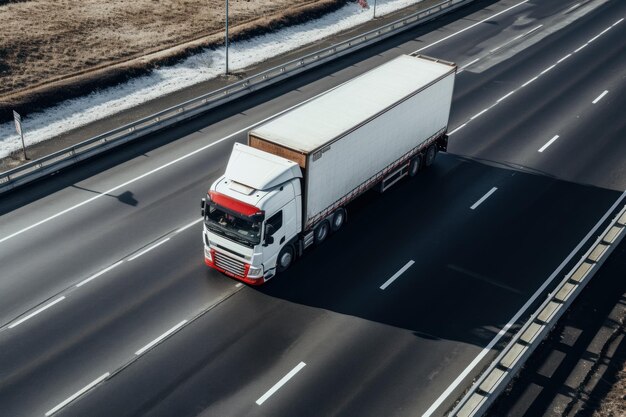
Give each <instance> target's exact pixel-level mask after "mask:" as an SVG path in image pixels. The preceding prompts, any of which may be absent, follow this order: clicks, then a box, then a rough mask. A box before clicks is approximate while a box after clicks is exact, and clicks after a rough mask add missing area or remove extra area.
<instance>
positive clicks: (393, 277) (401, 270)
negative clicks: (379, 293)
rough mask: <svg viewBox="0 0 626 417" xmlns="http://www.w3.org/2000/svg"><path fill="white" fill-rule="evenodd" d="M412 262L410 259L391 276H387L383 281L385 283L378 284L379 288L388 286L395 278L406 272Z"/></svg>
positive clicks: (382, 288)
mask: <svg viewBox="0 0 626 417" xmlns="http://www.w3.org/2000/svg"><path fill="white" fill-rule="evenodd" d="M414 263H415V262H414V261H413V260H410V261H409V262H407V263H406V265H404V266H403V267H402V268H401V269H400V270H399V271H398V272H396V273H395V274H393V276H392V277H391V278H389V279H388V280H387V281H385V283H384V284H383V285H381V286H380V289H381V290H384V289H386V288H387V287H388V286H390V285H391V284H392V283H393V282H394V281H395V280H397V279H398V278H399V277H400V275H402V274H404V272H406V270H407V269H409V268H410V267H412V266H413V264H414Z"/></svg>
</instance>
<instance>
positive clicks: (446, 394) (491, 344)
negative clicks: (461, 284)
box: [422, 191, 626, 417]
mask: <svg viewBox="0 0 626 417" xmlns="http://www.w3.org/2000/svg"><path fill="white" fill-rule="evenodd" d="M624 197H626V191H624V192H623V193H622V194H621V195H620V196H619V198H618V199H617V200H615V203H613V205H612V206H611V208H609V209H608V210H607V211H606V213H604V216H602V218H601V219H600V220H598V223H596V224H595V226H594V227H593V228H592V229H591V230H590V231H589V233H587V235H586V236H585V237H584V238H583V240H581V241H580V242H579V243H578V245H577V246H576V247H575V248H574V249H573V250H572V251H571V252H570V254H569V255H568V256H567V258H565V260H564V261H563V262H561V264H560V265H559V266H558V267H557V268H556V269H555V270H554V272H553V273H552V275H550V277H548V279H547V280H546V281H545V282H544V283H543V284H542V285H541V286H540V287H539V288H538V289H537V291H535V293H534V294H533V295H532V297H530V298H529V299H528V301H526V303H525V304H524V305H523V306H522V308H520V309H519V310H518V311H517V313H515V315H514V316H513V317H512V318H511V320H509V322H508V323H507V324H506V325H505V326H504V327H503V328H502V330H500V331H499V332H498V334H497V335H496V336H495V337H494V338H493V339H492V340H491V342H489V344H488V345H487V346H485V348H484V349H483V350H482V351H481V352H480V353H479V354H478V356H476V357H475V358H474V360H473V361H472V362H470V364H469V365H467V367H466V368H465V369H464V370H463V372H461V373H460V374H459V376H458V377H456V379H455V380H454V381H452V383H451V384H450V386H448V388H446V390H445V391H444V392H443V393H442V394H441V395H440V396H439V398H437V400H436V401H435V402H434V403H433V404H432V405H431V406H430V407H429V408H428V410H426V412H425V413H424V414H422V417H430V416H431V415H432V414H433V413H434V412H435V411H436V410H437V408H439V406H441V404H442V403H443V402H444V401H445V400H446V398H448V397H449V396H450V394H451V393H452V391H454V390H455V389H456V388H457V387H458V386H459V385H460V384H461V382H463V380H464V379H465V378H466V377H467V376H468V375H469V373H470V372H471V371H472V370H473V369H474V368H475V367H476V365H478V364H479V363H480V361H482V360H483V358H484V357H485V356H486V355H487V353H489V351H490V350H491V348H493V347H494V346H495V345H496V343H498V342H499V341H500V339H501V338H502V337H503V336H504V335H505V334H506V332H507V330H508V329H509V328H510V327H511V326H512V325H513V324H515V323H516V322H517V320H519V318H520V317H521V316H522V314H524V312H525V311H526V310H527V309H528V307H530V306H531V305H532V304H533V303H534V302H535V300H536V299H537V298H538V297H539V296H541V295H543V292H544V291H545V289H546V288H547V287H548V285H550V283H552V281H554V279H555V278H556V277H557V276H558V275H559V274H560V273H561V270H562V269H563V268H565V265H567V264H568V263H569V262H570V261H571V260H572V258H573V257H574V255H576V254H577V253H578V251H580V249H581V248H582V247H583V245H584V244H585V243H586V242H587V241H588V240H589V239H590V238H591V237H592V236H593V235H595V233H596V232H597V230H598V229H599V228H600V226H601V225H602V223H604V222H605V221H606V219H607V218H608V217H609V216H610V215H611V213H612V212H613V211H615V209H616V208H617V206H618V205H619V204H621V202H622V200H623V199H624Z"/></svg>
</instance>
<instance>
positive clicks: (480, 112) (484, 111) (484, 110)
mask: <svg viewBox="0 0 626 417" xmlns="http://www.w3.org/2000/svg"><path fill="white" fill-rule="evenodd" d="M490 108H491V107H487V108H486V109H482V110H481V111H479V112H478V113H476V114H475V115H473V116H472V117H470V120H474V119H475V118H477V117H478V116H480V115H481V114H483V113H486V112H487V111H488V110H489V109H490Z"/></svg>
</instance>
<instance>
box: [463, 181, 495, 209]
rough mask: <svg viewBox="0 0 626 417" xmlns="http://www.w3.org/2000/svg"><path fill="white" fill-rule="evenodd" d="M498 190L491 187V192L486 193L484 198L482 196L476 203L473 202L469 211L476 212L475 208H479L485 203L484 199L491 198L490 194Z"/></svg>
mask: <svg viewBox="0 0 626 417" xmlns="http://www.w3.org/2000/svg"><path fill="white" fill-rule="evenodd" d="M497 189H498V187H493V188H492V189H491V190H489V191H487V194H485V195H484V196H482V197H481V198H480V200H478V201H477V202H475V203H474V204H473V205H472V206H471V207H470V210H476V207H478V206H480V205H481V204H482V203H483V201H485V200H486V199H488V198H489V196H491V194H493V193H495V192H496V190H497Z"/></svg>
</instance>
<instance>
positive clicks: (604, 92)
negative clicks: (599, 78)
mask: <svg viewBox="0 0 626 417" xmlns="http://www.w3.org/2000/svg"><path fill="white" fill-rule="evenodd" d="M608 92H609V90H604V91H603V92H602V94H600V95H599V96H598V97H596V99H595V100H594V101H592V102H591V103H592V104H596V103H597V102H598V101H600V100H602V97H604V96H606V94H607V93H608Z"/></svg>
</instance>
